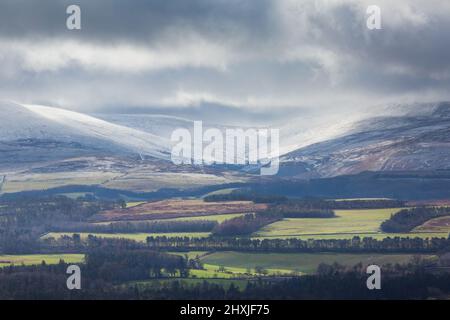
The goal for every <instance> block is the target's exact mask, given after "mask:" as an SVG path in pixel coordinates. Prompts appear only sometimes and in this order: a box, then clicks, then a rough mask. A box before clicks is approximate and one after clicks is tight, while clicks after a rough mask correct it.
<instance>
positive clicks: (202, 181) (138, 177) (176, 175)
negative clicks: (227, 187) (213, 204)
mask: <svg viewBox="0 0 450 320" xmlns="http://www.w3.org/2000/svg"><path fill="white" fill-rule="evenodd" d="M244 181H245V179H243V178H239V177H224V176H216V175H213V174H206V173H195V172H191V173H189V172H185V173H183V172H151V171H150V172H149V171H133V172H131V173H128V174H127V175H124V176H121V177H119V178H116V179H111V180H110V181H108V182H107V183H105V184H104V186H105V187H107V188H112V189H122V190H133V191H140V192H152V191H157V190H158V189H161V188H176V189H186V188H193V187H203V186H209V185H218V184H225V183H231V182H244Z"/></svg>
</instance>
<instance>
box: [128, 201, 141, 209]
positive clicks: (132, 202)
mask: <svg viewBox="0 0 450 320" xmlns="http://www.w3.org/2000/svg"><path fill="white" fill-rule="evenodd" d="M144 203H145V201H131V202H127V208H133V207H136V206H138V205H140V204H144Z"/></svg>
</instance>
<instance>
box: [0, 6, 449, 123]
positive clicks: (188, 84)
mask: <svg viewBox="0 0 450 320" xmlns="http://www.w3.org/2000/svg"><path fill="white" fill-rule="evenodd" d="M69 4H78V5H80V7H81V10H82V12H81V19H82V30H79V31H69V30H67V29H66V18H67V14H66V12H65V11H66V7H67V6H68V5H69ZM371 4H376V5H379V6H380V8H381V10H382V30H369V29H368V28H367V27H366V19H367V15H366V8H367V6H368V5H371ZM449 88H450V1H442V0H427V1H425V0H396V1H392V0H386V1H384V0H370V1H365V0H341V1H338V0H336V1H333V0H317V1H313V0H304V1H302V0H189V1H187V0H161V1H156V0H154V1H150V0H149V1H143V0H135V1H123V0H95V1H94V0H78V1H75V0H74V1H56V0H53V1H50V0H39V1H34V0H28V1H25V0H0V98H1V99H12V100H15V101H18V102H23V103H40V104H46V105H51V106H60V107H64V108H69V109H72V110H80V111H86V112H105V111H110V112H113V111H121V112H124V111H127V110H130V111H136V110H138V111H139V110H148V111H149V112H153V111H155V110H157V111H158V112H159V113H161V112H164V111H165V110H166V111H168V112H170V110H176V111H181V110H185V113H191V114H194V113H195V112H203V110H206V109H208V110H214V111H217V114H220V112H221V110H225V109H226V110H227V112H228V113H230V114H237V115H246V116H252V114H254V113H258V114H259V115H258V116H261V115H267V116H273V117H283V116H289V115H291V114H294V113H295V114H302V113H305V114H306V113H311V112H323V113H330V112H339V111H342V112H353V111H354V110H360V109H363V108H365V107H368V106H373V105H383V104H386V103H403V102H415V101H438V100H450V97H449V95H450V91H449V90H448V89H449ZM210 112H211V111H210Z"/></svg>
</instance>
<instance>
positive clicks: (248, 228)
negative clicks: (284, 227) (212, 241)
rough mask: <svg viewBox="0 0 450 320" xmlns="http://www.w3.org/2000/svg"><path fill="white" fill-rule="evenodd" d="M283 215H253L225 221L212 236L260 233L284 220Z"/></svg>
mask: <svg viewBox="0 0 450 320" xmlns="http://www.w3.org/2000/svg"><path fill="white" fill-rule="evenodd" d="M282 218H283V216H282V215H278V214H268V213H251V214H246V215H243V216H239V217H235V218H232V219H229V220H225V221H223V222H222V223H221V224H219V225H217V226H216V227H215V228H214V229H213V231H212V234H213V235H215V236H224V237H229V236H242V235H249V234H252V233H253V232H256V231H258V230H259V229H260V228H262V227H264V226H265V225H268V224H271V223H273V222H276V221H278V220H280V219H282Z"/></svg>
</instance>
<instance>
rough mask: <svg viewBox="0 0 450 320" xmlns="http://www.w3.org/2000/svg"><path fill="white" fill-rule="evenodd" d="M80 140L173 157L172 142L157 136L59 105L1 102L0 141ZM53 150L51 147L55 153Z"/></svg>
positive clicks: (89, 144)
mask: <svg viewBox="0 0 450 320" xmlns="http://www.w3.org/2000/svg"><path fill="white" fill-rule="evenodd" d="M23 140H36V141H42V140H45V141H48V140H50V141H57V142H59V143H76V144H79V145H80V146H83V147H85V148H93V149H98V150H103V151H110V152H111V153H112V154H114V153H120V152H124V153H127V152H128V153H130V152H131V153H136V154H142V155H148V156H151V157H155V158H159V159H169V156H170V143H169V141H167V140H166V139H163V138H160V137H158V136H156V135H153V134H150V133H147V132H143V131H140V130H136V129H133V128H128V127H125V126H121V125H117V124H112V123H109V122H107V121H104V120H100V119H97V118H95V117H92V116H88V115H85V114H80V113H77V112H72V111H67V110H63V109H58V108H52V107H46V106H37V105H21V104H17V103H11V102H9V103H7V102H2V103H0V141H1V142H13V141H23ZM52 151H53V150H49V152H52Z"/></svg>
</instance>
